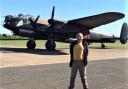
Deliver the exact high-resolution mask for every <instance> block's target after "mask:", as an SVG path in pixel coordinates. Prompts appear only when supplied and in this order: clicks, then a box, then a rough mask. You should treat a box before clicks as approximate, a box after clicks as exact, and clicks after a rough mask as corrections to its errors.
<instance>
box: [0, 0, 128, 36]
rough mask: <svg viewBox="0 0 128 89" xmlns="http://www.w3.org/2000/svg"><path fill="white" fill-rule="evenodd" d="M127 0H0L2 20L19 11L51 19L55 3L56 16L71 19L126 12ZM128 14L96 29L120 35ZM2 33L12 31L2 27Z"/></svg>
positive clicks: (0, 28)
mask: <svg viewBox="0 0 128 89" xmlns="http://www.w3.org/2000/svg"><path fill="white" fill-rule="evenodd" d="M126 3H128V1H127V0H0V8H1V9H0V12H1V13H0V15H1V17H0V22H3V20H4V18H3V17H2V16H5V15H9V14H11V15H17V14H19V13H25V14H30V15H33V16H37V15H40V16H41V18H45V19H49V18H50V16H51V10H52V6H53V5H55V6H56V9H55V18H56V19H60V20H65V21H67V20H71V19H76V18H81V17H86V16H91V15H96V14H100V13H104V12H121V13H126V12H127V11H126V8H127V6H128V5H126ZM126 18H127V16H126V17H125V18H124V19H122V20H119V21H116V22H114V23H110V24H108V25H104V26H100V27H98V28H96V29H94V30H96V31H97V32H103V33H106V34H114V35H119V34H120V29H121V26H122V24H123V22H124V21H126ZM0 33H6V34H10V31H8V30H7V29H4V28H3V27H0Z"/></svg>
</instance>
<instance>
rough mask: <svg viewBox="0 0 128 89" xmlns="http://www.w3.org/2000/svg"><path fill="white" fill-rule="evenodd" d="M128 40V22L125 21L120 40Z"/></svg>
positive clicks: (123, 42) (125, 41)
mask: <svg viewBox="0 0 128 89" xmlns="http://www.w3.org/2000/svg"><path fill="white" fill-rule="evenodd" d="M127 40H128V25H127V23H126V22H125V23H123V25H122V29H121V33H120V42H121V43H122V44H125V43H127Z"/></svg>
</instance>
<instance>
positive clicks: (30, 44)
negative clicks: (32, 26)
mask: <svg viewBox="0 0 128 89" xmlns="http://www.w3.org/2000/svg"><path fill="white" fill-rule="evenodd" d="M35 47H36V43H35V41H34V40H29V41H28V42H27V49H34V48H35Z"/></svg>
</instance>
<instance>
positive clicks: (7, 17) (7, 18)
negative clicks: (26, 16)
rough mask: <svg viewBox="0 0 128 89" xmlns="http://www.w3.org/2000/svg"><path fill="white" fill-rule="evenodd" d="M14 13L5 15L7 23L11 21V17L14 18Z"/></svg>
mask: <svg viewBox="0 0 128 89" xmlns="http://www.w3.org/2000/svg"><path fill="white" fill-rule="evenodd" d="M12 17H13V16H12V15H7V16H5V21H4V22H5V23H9V22H10V21H11V19H12Z"/></svg>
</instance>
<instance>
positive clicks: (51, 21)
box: [48, 6, 55, 31]
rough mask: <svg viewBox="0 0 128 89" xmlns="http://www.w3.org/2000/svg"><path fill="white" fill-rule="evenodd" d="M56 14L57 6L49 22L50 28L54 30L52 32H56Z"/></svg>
mask: <svg viewBox="0 0 128 89" xmlns="http://www.w3.org/2000/svg"><path fill="white" fill-rule="evenodd" d="M54 13H55V6H53V9H52V14H51V19H49V20H48V23H49V24H50V27H49V28H50V29H52V31H55V20H54Z"/></svg>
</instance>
